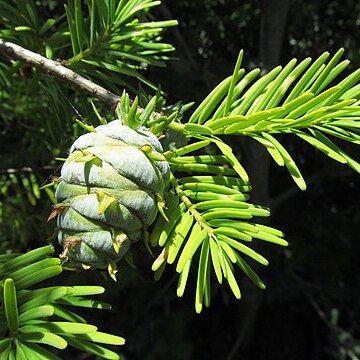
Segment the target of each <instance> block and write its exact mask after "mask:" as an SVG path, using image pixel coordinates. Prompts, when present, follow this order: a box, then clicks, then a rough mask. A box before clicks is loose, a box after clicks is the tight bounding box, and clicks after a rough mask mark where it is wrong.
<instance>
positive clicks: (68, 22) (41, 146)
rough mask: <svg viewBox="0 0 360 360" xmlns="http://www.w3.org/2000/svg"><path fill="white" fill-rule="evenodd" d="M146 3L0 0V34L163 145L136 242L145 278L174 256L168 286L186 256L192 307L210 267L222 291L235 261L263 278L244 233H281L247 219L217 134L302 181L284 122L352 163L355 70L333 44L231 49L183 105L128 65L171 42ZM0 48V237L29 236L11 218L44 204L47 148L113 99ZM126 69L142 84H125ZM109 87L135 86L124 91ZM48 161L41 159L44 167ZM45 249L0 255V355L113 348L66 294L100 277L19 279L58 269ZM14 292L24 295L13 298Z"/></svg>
mask: <svg viewBox="0 0 360 360" xmlns="http://www.w3.org/2000/svg"><path fill="white" fill-rule="evenodd" d="M159 3H160V2H159V1H151V0H130V1H123V0H120V1H114V0H104V1H95V0H89V1H87V2H82V1H80V0H69V1H68V2H67V4H66V5H65V12H64V13H63V14H62V15H61V16H56V17H53V16H52V14H51V10H50V5H47V4H43V8H42V9H43V10H44V8H45V9H46V11H44V13H45V14H46V15H47V16H43V13H41V12H40V11H39V7H38V6H36V5H35V4H36V3H35V2H33V1H31V0H27V1H22V2H18V1H10V2H5V1H0V14H2V15H1V17H0V38H2V39H8V40H11V41H14V42H16V43H18V44H20V45H23V46H24V47H26V48H29V49H32V50H33V51H35V52H37V53H40V54H43V55H45V56H46V57H48V58H50V59H61V63H62V64H63V65H65V66H67V67H69V68H71V69H73V70H74V71H76V72H77V73H79V74H81V75H83V76H85V77H87V78H88V79H90V80H93V81H94V82H97V83H99V84H102V85H103V86H105V87H106V88H108V89H110V90H112V91H113V92H114V93H115V94H117V95H119V96H120V95H121V94H122V96H121V99H120V101H119V104H118V106H117V108H116V110H115V117H118V118H120V119H121V121H122V122H123V124H124V125H126V126H129V127H130V128H132V129H139V128H140V127H142V126H145V127H146V128H147V129H149V130H150V131H151V132H153V133H154V134H155V135H157V136H158V137H159V138H160V139H162V141H163V142H164V144H166V146H164V148H166V151H165V152H164V154H158V153H154V152H152V149H151V147H146V148H143V149H142V151H144V152H145V153H146V155H147V156H148V158H149V159H152V160H154V161H155V160H163V161H164V159H165V160H166V161H167V162H168V163H169V165H170V168H171V171H172V173H171V181H170V185H169V186H168V188H167V189H166V191H167V196H164V197H162V196H159V194H157V198H156V200H157V205H158V210H159V213H158V216H157V218H156V220H155V223H154V224H153V225H151V226H149V227H148V228H147V231H148V233H149V234H148V237H147V236H145V238H144V242H145V245H146V246H147V248H148V249H149V250H150V248H149V246H148V245H149V244H150V245H151V246H153V247H160V249H156V250H153V251H154V252H155V251H156V252H157V253H158V254H159V255H158V256H157V258H156V260H155V261H154V262H153V265H152V270H153V271H154V272H155V278H156V279H159V278H160V277H161V276H162V275H163V273H164V270H165V268H166V265H167V264H169V265H172V264H173V265H174V268H175V270H176V272H177V273H178V286H177V295H178V296H183V294H184V291H185V288H186V286H187V283H188V282H189V281H190V278H191V276H190V274H191V272H190V271H191V270H192V269H194V270H195V272H196V273H197V276H196V290H195V310H196V312H197V313H199V312H201V311H202V308H203V307H204V306H205V307H207V306H209V305H210V301H211V288H212V285H213V281H212V275H211V274H214V275H215V276H213V277H214V278H215V279H216V280H217V281H218V283H220V284H222V283H223V282H225V280H226V282H227V283H228V285H229V287H230V289H231V291H232V292H233V294H234V296H235V297H236V298H240V297H241V289H240V286H239V282H240V279H241V277H238V273H239V271H238V269H240V270H241V272H242V273H243V274H245V276H246V277H248V278H249V279H250V280H251V281H252V282H253V283H254V284H255V285H256V286H257V287H259V288H260V289H264V288H265V285H264V283H263V282H262V280H261V279H260V278H259V276H258V275H257V274H256V272H255V269H254V268H255V267H256V266H257V265H256V263H258V264H260V265H265V266H266V265H267V264H268V261H267V260H266V259H265V258H264V257H263V256H262V255H261V254H260V253H259V252H258V246H257V244H258V243H260V242H258V241H256V240H260V241H265V242H270V243H274V244H277V245H280V246H287V241H286V240H284V234H283V232H282V231H280V230H277V229H275V228H272V227H270V226H265V225H263V224H261V223H260V222H261V220H259V223H257V222H256V221H255V220H254V219H253V218H254V217H259V218H263V217H268V216H269V215H270V210H269V208H267V207H266V206H263V205H261V204H259V205H258V204H252V203H251V202H250V196H249V193H250V191H251V184H250V179H249V176H248V174H247V172H246V169H245V167H244V166H243V164H242V163H240V161H239V160H238V159H237V157H236V156H235V154H234V151H233V150H234V149H232V148H231V147H230V146H229V145H228V143H227V141H228V139H229V138H228V137H226V135H231V136H232V137H233V138H234V137H235V138H236V139H240V138H241V137H244V136H246V137H250V138H252V139H254V140H256V141H258V142H259V143H261V144H262V145H263V146H264V147H265V148H266V150H267V151H268V152H269V154H270V156H271V157H272V158H273V159H274V161H275V162H276V163H277V164H278V165H279V166H286V168H287V169H288V171H289V173H290V175H291V176H292V178H293V179H294V181H295V183H296V184H297V185H298V187H299V188H300V189H302V190H305V189H306V183H305V180H304V178H303V176H302V174H301V172H300V170H299V168H298V165H297V164H296V162H295V160H294V158H293V156H291V155H290V153H289V151H288V150H287V149H286V148H285V147H284V146H283V145H282V143H281V142H280V141H279V135H283V134H284V135H288V134H291V135H296V137H298V138H299V139H302V140H304V141H305V142H307V143H309V144H310V145H312V146H313V147H314V148H316V149H318V150H320V151H321V152H323V153H325V154H326V155H328V156H329V157H330V158H332V159H334V160H336V161H337V162H340V163H343V164H347V165H349V166H350V167H351V168H352V169H354V170H355V171H357V172H359V170H360V167H359V164H358V163H357V162H356V161H355V160H354V159H353V158H352V157H350V155H349V154H348V153H347V151H345V146H344V145H343V144H344V143H350V144H358V143H359V140H360V139H359V131H358V129H359V120H360V107H359V97H360V84H359V80H360V71H359V70H357V71H354V72H353V73H351V74H350V75H347V76H346V77H345V78H343V79H342V80H339V78H340V75H342V74H343V73H344V72H345V70H346V68H347V66H348V65H349V61H347V60H344V61H340V58H341V56H342V54H343V52H344V51H343V49H341V50H339V51H338V52H337V53H336V54H335V55H334V56H333V57H332V58H330V55H329V53H324V54H323V55H321V56H320V57H318V58H317V59H316V60H315V61H312V60H311V59H310V58H307V59H305V60H303V61H302V62H300V63H299V64H298V63H297V60H296V59H293V60H291V61H290V62H289V63H288V64H287V65H286V66H284V67H277V68H275V69H273V70H271V71H270V72H268V73H264V72H262V71H261V70H260V69H254V70H251V71H249V72H248V71H246V70H245V69H243V68H241V64H242V58H243V53H242V52H240V55H239V57H238V60H237V62H236V65H235V68H234V72H233V74H232V75H231V76H229V77H227V78H226V79H225V80H224V81H222V82H221V83H220V84H219V85H218V86H217V87H215V89H214V90H213V91H212V92H211V93H210V94H209V95H208V96H207V97H206V98H205V100H204V101H203V102H202V103H201V104H200V105H199V106H198V107H197V109H196V110H194V111H193V113H192V115H191V116H187V112H186V110H188V108H189V107H190V106H189V105H182V104H181V103H177V104H174V105H170V106H165V100H164V99H163V98H162V97H161V96H160V93H161V91H160V90H159V89H157V87H156V86H154V84H153V83H152V82H151V81H150V80H149V79H147V78H145V77H144V76H143V75H142V71H143V70H145V69H146V68H147V67H148V65H152V66H164V61H165V60H167V59H169V57H168V53H169V52H170V51H173V47H172V46H171V45H169V44H166V43H162V42H161V41H162V40H161V37H162V33H163V30H164V29H165V28H167V27H171V26H173V25H175V24H176V21H151V20H152V18H151V15H150V14H149V12H148V9H149V8H152V7H154V6H157V5H159ZM214 3H215V2H212V4H214ZM209 6H210V5H209ZM211 7H212V5H211V6H210V8H211ZM219 24H220V25H221V24H222V22H220V23H219ZM0 60H1V61H4V63H1V64H0V113H1V122H2V125H4V129H5V130H4V134H5V140H6V141H4V143H6V144H7V145H6V146H7V147H8V148H5V149H4V154H5V156H3V159H4V160H3V161H2V167H3V168H2V169H1V170H2V171H1V175H0V194H1V198H0V222H1V223H4V224H5V226H4V227H2V230H1V235H2V239H5V241H3V242H2V244H1V246H2V249H6V248H8V247H15V248H18V247H20V246H21V245H22V246H23V247H24V246H25V245H26V244H27V241H28V239H29V238H31V237H30V235H29V234H26V230H24V229H25V228H26V227H28V224H27V223H26V219H27V215H28V214H29V213H31V212H34V213H36V216H38V218H36V217H35V216H33V217H32V219H36V221H34V226H36V224H37V223H38V222H40V221H39V219H45V218H44V216H43V212H42V211H41V210H44V209H43V208H42V209H41V208H40V207H41V206H44V204H46V205H47V210H48V207H49V206H48V203H49V200H48V197H49V198H50V200H52V201H53V199H54V195H53V190H52V189H50V188H48V187H44V189H45V190H44V192H43V194H44V195H45V193H46V194H47V195H46V196H41V195H42V193H41V192H39V190H40V188H41V187H42V185H44V184H45V183H46V182H48V181H47V177H48V175H49V174H50V173H51V172H52V170H55V169H56V168H57V165H56V163H55V162H54V161H53V158H54V157H64V156H65V154H66V151H67V149H68V147H69V145H70V144H71V143H72V142H73V140H74V139H75V138H76V137H78V136H79V135H80V134H81V133H82V128H84V129H85V130H87V131H96V130H95V125H97V123H101V124H104V123H106V122H107V120H113V119H114V113H112V112H109V111H108V109H105V108H103V107H102V106H101V104H99V102H98V101H97V100H96V99H90V101H89V99H87V98H86V97H85V96H84V94H81V92H79V93H74V92H73V91H70V90H69V89H67V88H65V87H64V86H63V85H61V84H60V82H59V81H58V80H54V79H49V78H48V77H47V75H46V74H42V73H41V71H40V70H35V69H32V68H30V69H29V68H27V67H26V66H23V64H21V63H20V62H18V61H12V60H9V59H7V58H6V59H5V58H4V59H3V58H1V59H0ZM138 83H142V84H145V85H147V88H146V89H145V90H143V89H140V90H138V89H137V86H138ZM122 87H125V88H126V90H128V91H131V92H133V93H136V94H137V96H136V97H135V98H134V100H133V101H132V100H131V97H130V96H129V95H128V93H127V92H126V90H123V89H122ZM154 89H157V90H158V91H157V95H156V96H153V94H148V93H147V92H148V91H150V92H152V91H153V90H154ZM35 91H36V95H37V96H36V97H35V96H33V94H34V92H35ZM139 106H141V107H142V108H139ZM44 109H46V114H45V115H44ZM74 112H75V113H76V117H77V119H75V120H76V121H74V119H73V118H74V115H75V114H74ZM94 112H95V115H96V116H94ZM100 113H102V114H103V113H104V114H105V115H104V116H102V115H100ZM78 118H80V119H78ZM94 118H95V119H96V121H93V120H92V119H94ZM60 132H61V133H62V135H61V136H59V133H60ZM14 134H15V135H14ZM280 140H281V138H280ZM9 144H11V145H9ZM17 145H19V146H18V147H17ZM15 148H16V151H14V149H15ZM6 154H11V156H6ZM24 154H27V155H28V158H24ZM159 157H160V158H161V159H160V158H159ZM14 159H15V160H14ZM11 160H13V161H15V163H16V166H17V167H16V168H14V167H13V164H12V163H11ZM49 167H51V171H48V172H47V175H44V170H45V173H46V171H47V169H49ZM48 180H49V179H48ZM49 181H51V180H49ZM104 199H105V200H104ZM108 200H109V199H108V198H107V195H106V194H104V197H103V198H102V199H101V201H100V203H101V206H100V209H102V208H103V207H106V206H107V205H108V202H107V201H108ZM106 204H107V205H106ZM9 219H13V223H11V224H10V223H9ZM8 229H9V230H8ZM45 232H46V231H44V232H43V233H42V234H41V235H42V238H43V237H44V235H43V234H44V233H45ZM18 238H19V239H20V242H19V243H20V244H21V245H19V243H17V244H16V245H13V244H11V245H10V241H11V240H12V239H18ZM255 248H256V249H255ZM48 249H49V248H48ZM34 251H35V253H36V251H40V252H41V251H42V250H41V249H38V250H34ZM46 251H48V253H46V254H45V253H43V254H45V255H41V256H43V259H40V258H36V257H35V258H29V259H28V260H26V261H25V260H23V259H24V257H22V256H25V255H21V256H19V257H17V256H16V257H15V255H14V256H13V255H12V254H10V255H9V254H5V255H1V256H2V257H1V256H0V260H1V259H3V265H1V267H0V273H1V269H2V270H3V275H2V276H3V279H2V296H3V301H2V308H1V311H2V314H1V313H0V320H1V325H2V327H3V334H2V335H3V337H2V338H1V340H0V352H1V351H3V356H4V358H10V359H11V358H14V357H15V356H16V357H17V358H21V357H24V356H25V357H26V356H27V355H26V354H27V352H28V354H29V355H28V357H30V358H31V356H32V357H34V356H37V357H38V358H56V356H55V355H50V353H49V352H47V350H44V349H43V348H41V347H40V346H39V345H38V344H47V345H50V346H55V347H58V348H64V347H65V346H67V345H70V346H73V347H77V348H79V349H81V350H84V351H87V352H90V353H93V354H95V355H98V356H102V357H105V358H117V355H116V354H114V353H112V352H111V351H110V350H107V349H105V348H103V347H101V346H99V345H97V344H94V342H95V343H97V342H99V343H109V344H115V345H120V344H122V343H123V339H122V338H119V337H113V336H111V335H107V334H103V333H100V332H97V330H96V328H95V327H93V326H91V325H87V324H86V322H85V320H84V319H82V317H80V316H79V315H77V314H76V313H74V312H73V311H72V310H69V309H68V308H67V306H68V305H71V306H85V307H86V306H89V307H96V306H98V305H99V304H100V307H106V305H101V303H100V302H94V301H93V300H88V299H87V298H86V297H84V296H87V295H93V294H96V293H99V292H101V291H102V288H100V287H96V288H94V287H76V286H70V287H63V286H60V287H48V288H38V289H32V288H30V287H31V286H33V285H35V284H37V283H38V282H40V281H42V280H45V279H48V278H50V277H52V276H55V275H56V274H58V273H60V272H61V271H62V268H61V266H60V260H59V259H54V258H48V255H49V254H50V252H49V251H50V250H46ZM151 251H152V250H150V252H151ZM3 252H4V251H3ZM28 254H34V253H33V252H30V253H28ZM28 254H27V255H28ZM128 260H129V259H128ZM27 261H28V262H27ZM129 262H130V263H131V261H129ZM14 264H15V265H14ZM241 272H240V273H241ZM29 274H31V277H30V275H29ZM34 275H35V276H34ZM42 296H44V297H42ZM45 298H46V299H45ZM49 299H50V300H49ZM31 301H32V302H31ZM28 302H29V303H30V305H29V306H30V308H29V307H25V305H26V304H27V303H28ZM30 310H31V312H28V311H30ZM59 319H61V320H59ZM63 320H65V321H63ZM29 351H30V353H29ZM31 351H32V353H31ZM34 354H36V355H34ZM54 356H55V357H54Z"/></svg>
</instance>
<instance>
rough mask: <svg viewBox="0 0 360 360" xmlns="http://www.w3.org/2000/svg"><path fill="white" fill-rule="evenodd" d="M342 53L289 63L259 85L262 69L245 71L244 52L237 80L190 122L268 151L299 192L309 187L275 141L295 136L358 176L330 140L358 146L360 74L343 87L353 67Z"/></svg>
mask: <svg viewBox="0 0 360 360" xmlns="http://www.w3.org/2000/svg"><path fill="white" fill-rule="evenodd" d="M343 52H344V49H340V50H339V51H338V52H337V53H336V54H335V55H334V56H333V57H332V58H330V59H329V56H330V54H329V53H327V52H326V53H324V54H322V55H321V56H320V57H319V58H318V59H316V60H315V61H312V59H311V58H307V59H305V60H303V61H302V62H300V63H299V64H297V60H296V59H293V60H291V61H290V62H289V63H288V64H287V65H286V66H285V67H284V68H282V67H281V66H278V67H276V68H275V69H273V70H271V71H270V72H268V73H266V74H265V75H263V76H262V77H260V78H259V79H257V77H258V76H259V74H261V71H260V69H254V70H252V71H250V72H249V73H246V71H245V70H244V69H241V68H240V66H241V61H242V57H243V52H242V51H241V52H240V54H239V57H238V60H237V63H236V65H235V69H234V73H233V75H231V76H229V77H228V78H226V79H225V80H224V81H223V82H221V83H220V84H219V85H218V86H217V87H216V88H215V89H214V90H213V91H212V92H211V93H210V94H209V95H208V96H207V98H206V99H205V100H204V101H203V102H202V103H201V104H200V105H199V106H198V108H197V109H196V110H195V111H194V112H193V114H192V116H191V117H190V119H189V122H190V123H192V124H197V125H203V126H204V128H205V129H207V131H209V132H211V133H213V134H214V135H237V136H249V137H252V138H253V139H255V140H257V141H259V142H260V143H261V144H262V145H264V146H265V148H266V149H267V150H268V152H269V153H270V155H271V156H272V158H273V159H274V160H275V162H276V163H277V164H278V165H280V166H284V165H285V166H286V167H287V169H288V171H289V173H290V174H291V176H292V177H293V179H294V181H295V182H296V184H297V185H298V186H299V187H300V189H302V190H305V189H306V184H305V180H304V179H303V177H302V175H301V173H300V170H299V169H298V167H297V165H296V163H295V161H294V160H293V159H292V157H291V155H290V154H289V153H288V152H287V150H286V149H285V148H284V146H283V145H282V144H281V143H280V142H279V141H278V140H277V139H276V135H277V134H282V133H286V134H294V135H296V136H298V137H300V138H301V139H303V140H304V141H306V142H308V143H309V144H311V145H312V146H314V147H315V148H316V149H318V150H320V151H322V152H323V153H325V154H326V155H328V156H329V157H331V158H333V159H334V160H336V161H338V162H340V163H344V164H347V165H349V166H350V167H351V168H353V169H354V170H355V171H357V172H360V164H359V163H358V162H356V161H355V160H354V159H352V158H351V157H350V156H349V155H348V154H347V153H346V152H345V151H344V150H343V149H342V148H341V147H340V146H338V145H337V144H336V143H335V142H334V141H332V140H331V138H330V137H329V135H330V136H331V137H335V138H339V139H341V140H345V141H347V142H351V143H354V144H358V143H359V141H360V134H359V130H358V129H359V121H360V104H359V99H360V84H359V80H360V69H358V70H356V71H354V72H353V73H351V74H350V75H348V76H347V77H346V78H345V79H343V80H341V81H339V80H338V77H339V75H340V74H341V73H343V72H344V70H345V69H346V68H347V66H348V65H349V61H348V60H343V61H342V62H339V61H340V58H341V56H342V54H343Z"/></svg>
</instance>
